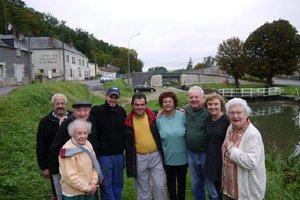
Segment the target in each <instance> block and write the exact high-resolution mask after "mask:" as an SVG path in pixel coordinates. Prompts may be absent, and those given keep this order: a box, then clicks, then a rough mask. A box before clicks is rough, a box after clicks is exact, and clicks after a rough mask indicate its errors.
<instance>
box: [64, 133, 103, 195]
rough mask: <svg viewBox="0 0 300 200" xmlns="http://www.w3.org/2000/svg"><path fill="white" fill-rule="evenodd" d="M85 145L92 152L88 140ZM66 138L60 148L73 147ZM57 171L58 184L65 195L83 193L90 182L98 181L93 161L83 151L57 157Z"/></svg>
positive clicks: (89, 187) (87, 190)
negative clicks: (59, 178) (59, 175)
mask: <svg viewBox="0 0 300 200" xmlns="http://www.w3.org/2000/svg"><path fill="white" fill-rule="evenodd" d="M86 146H87V147H88V149H90V150H91V152H93V153H94V151H93V147H92V145H91V143H90V142H89V141H87V142H86ZM75 147H76V145H74V144H73V143H72V141H71V139H70V140H68V141H67V142H66V143H65V145H64V146H63V147H62V148H75ZM58 160H59V172H60V174H61V180H60V184H61V187H62V191H63V194H65V195H67V196H69V195H70V196H75V195H84V194H85V193H86V192H89V191H90V190H91V186H90V183H95V184H96V183H97V182H98V174H97V172H96V170H95V168H94V167H93V162H92V160H91V158H90V157H89V155H88V154H87V153H85V152H82V153H78V154H76V155H74V156H71V157H65V158H60V157H59V158H58Z"/></svg>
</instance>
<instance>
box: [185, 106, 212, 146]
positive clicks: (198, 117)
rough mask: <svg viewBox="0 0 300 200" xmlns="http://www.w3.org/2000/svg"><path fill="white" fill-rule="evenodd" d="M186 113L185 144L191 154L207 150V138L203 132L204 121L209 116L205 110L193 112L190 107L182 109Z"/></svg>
mask: <svg viewBox="0 0 300 200" xmlns="http://www.w3.org/2000/svg"><path fill="white" fill-rule="evenodd" d="M184 109H185V112H186V122H185V124H186V144H187V148H188V149H189V150H190V151H192V152H203V151H206V150H207V146H208V137H207V135H206V132H205V121H206V118H207V117H208V116H209V112H208V111H207V109H206V108H204V107H202V108H200V109H199V110H193V109H192V108H191V106H190V105H186V106H185V107H184Z"/></svg>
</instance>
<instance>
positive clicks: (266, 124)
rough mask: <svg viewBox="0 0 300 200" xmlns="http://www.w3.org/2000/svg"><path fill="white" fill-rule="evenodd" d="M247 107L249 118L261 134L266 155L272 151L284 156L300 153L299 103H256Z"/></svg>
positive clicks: (250, 103)
mask: <svg viewBox="0 0 300 200" xmlns="http://www.w3.org/2000/svg"><path fill="white" fill-rule="evenodd" d="M249 106H250V107H251V109H252V112H251V114H250V116H249V118H250V120H251V122H252V123H253V124H254V125H255V126H256V127H257V128H258V129H259V131H260V132H261V135H262V137H263V141H264V145H265V151H266V152H267V153H269V152H271V151H272V150H274V149H277V150H279V151H280V152H282V153H283V154H284V155H286V156H291V155H292V154H293V153H294V152H295V151H297V150H298V151H299V153H300V103H297V102H290V101H256V102H249Z"/></svg>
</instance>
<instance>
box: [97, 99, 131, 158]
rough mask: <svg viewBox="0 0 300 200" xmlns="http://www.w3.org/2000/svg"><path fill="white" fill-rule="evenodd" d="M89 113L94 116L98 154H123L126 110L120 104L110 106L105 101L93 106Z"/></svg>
mask: <svg viewBox="0 0 300 200" xmlns="http://www.w3.org/2000/svg"><path fill="white" fill-rule="evenodd" d="M91 115H93V116H94V117H95V120H96V127H97V139H98V150H95V151H97V153H98V155H100V156H110V155H117V154H123V153H124V149H125V131H124V128H125V125H124V121H125V119H126V111H125V110H124V108H123V107H122V106H118V105H117V106H116V107H110V106H109V104H108V103H107V102H105V103H104V104H102V105H98V106H94V107H92V110H91Z"/></svg>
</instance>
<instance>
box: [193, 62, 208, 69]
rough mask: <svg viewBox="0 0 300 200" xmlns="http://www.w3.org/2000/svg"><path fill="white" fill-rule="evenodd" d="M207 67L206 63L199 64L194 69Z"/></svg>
mask: <svg viewBox="0 0 300 200" xmlns="http://www.w3.org/2000/svg"><path fill="white" fill-rule="evenodd" d="M205 67H206V65H205V63H198V64H197V65H195V67H194V69H203V68H205Z"/></svg>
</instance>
